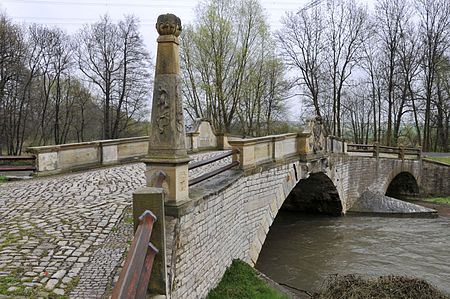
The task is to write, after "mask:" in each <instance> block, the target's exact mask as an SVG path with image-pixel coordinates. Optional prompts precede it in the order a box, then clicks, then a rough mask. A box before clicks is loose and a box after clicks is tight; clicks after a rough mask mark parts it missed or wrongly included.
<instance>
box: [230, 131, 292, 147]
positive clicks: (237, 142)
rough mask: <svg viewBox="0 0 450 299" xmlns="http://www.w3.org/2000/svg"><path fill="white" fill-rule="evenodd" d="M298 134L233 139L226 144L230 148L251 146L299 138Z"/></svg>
mask: <svg viewBox="0 0 450 299" xmlns="http://www.w3.org/2000/svg"><path fill="white" fill-rule="evenodd" d="M299 134H300V133H286V134H280V135H269V136H263V137H256V138H245V139H233V140H228V143H229V144H230V145H232V146H243V145H252V144H258V143H265V142H273V141H279V140H285V139H290V138H297V137H298V136H299Z"/></svg>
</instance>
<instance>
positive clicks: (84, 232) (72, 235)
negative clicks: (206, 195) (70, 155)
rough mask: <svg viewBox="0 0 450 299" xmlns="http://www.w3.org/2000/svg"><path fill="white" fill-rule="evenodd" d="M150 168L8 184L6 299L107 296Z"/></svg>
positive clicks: (0, 246) (1, 194) (0, 267)
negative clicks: (134, 204) (136, 199)
mask: <svg viewBox="0 0 450 299" xmlns="http://www.w3.org/2000/svg"><path fill="white" fill-rule="evenodd" d="M220 153H221V152H208V153H201V154H197V155H193V156H192V159H193V160H192V161H191V163H192V162H194V161H198V160H204V159H208V158H210V157H212V156H214V155H217V154H220ZM230 161H231V157H228V158H226V159H223V160H220V161H217V162H215V163H213V164H210V165H209V166H205V167H201V168H198V169H195V170H193V171H191V172H190V174H189V176H190V178H193V177H196V176H198V175H200V174H201V173H204V172H206V171H210V170H212V169H214V168H218V167H220V166H223V165H225V164H228V163H230ZM144 169H145V166H144V164H142V163H134V164H127V165H121V166H116V167H110V168H102V169H97V170H92V171H86V172H79V173H72V174H67V175H58V176H53V177H48V178H39V179H34V180H30V181H24V182H11V183H6V184H1V185H0V296H1V294H3V295H12V296H20V295H22V296H26V297H27V296H31V295H34V296H40V297H47V296H53V295H59V296H70V297H71V298H100V297H102V295H103V294H104V293H105V291H106V290H107V289H108V288H109V289H110V288H111V286H112V284H113V282H112V279H113V278H114V276H115V275H117V273H116V272H117V271H116V270H117V268H118V267H119V266H120V264H121V262H122V259H123V255H124V253H125V252H126V250H127V248H128V246H129V243H130V240H131V238H132V219H131V213H130V210H131V209H130V207H131V196H132V192H133V191H134V190H135V189H137V188H139V187H141V186H144V185H145V177H144ZM2 290H6V291H2Z"/></svg>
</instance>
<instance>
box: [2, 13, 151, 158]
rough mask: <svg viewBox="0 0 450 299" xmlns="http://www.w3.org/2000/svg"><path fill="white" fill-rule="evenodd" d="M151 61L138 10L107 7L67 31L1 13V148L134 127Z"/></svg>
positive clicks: (13, 149) (124, 132)
mask: <svg viewBox="0 0 450 299" xmlns="http://www.w3.org/2000/svg"><path fill="white" fill-rule="evenodd" d="M150 63H151V60H150V55H149V53H148V52H147V51H146V49H145V47H144V44H143V41H142V37H141V35H140V33H139V30H138V20H137V19H136V18H135V17H125V18H124V19H123V20H121V21H119V22H116V23H114V22H112V21H111V19H110V18H109V17H108V16H107V15H105V16H103V17H102V18H101V19H100V20H99V21H98V22H96V23H94V24H91V25H85V26H84V27H83V28H82V29H81V30H80V31H79V32H78V33H76V34H74V35H68V34H66V33H65V32H64V31H62V30H61V29H59V28H57V27H48V26H44V25H38V24H32V25H30V26H28V27H25V26H20V25H18V24H15V23H14V22H12V21H11V19H9V18H8V17H7V16H6V15H5V14H2V15H0V154H1V153H2V151H3V152H4V153H7V154H10V155H17V154H20V153H21V152H22V150H23V149H24V145H48V144H62V143H67V142H81V141H87V140H92V139H98V138H102V139H110V138H118V137H122V136H130V135H133V134H136V133H137V132H136V130H139V129H140V128H139V126H138V125H139V122H140V120H142V119H143V118H144V117H145V116H147V114H146V113H145V110H146V109H145V108H146V105H147V102H148V97H149V93H150V92H151V76H150V72H151V67H150ZM140 134H142V132H140Z"/></svg>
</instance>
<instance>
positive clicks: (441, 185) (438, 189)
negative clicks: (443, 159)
mask: <svg viewBox="0 0 450 299" xmlns="http://www.w3.org/2000/svg"><path fill="white" fill-rule="evenodd" d="M422 163H423V168H422V190H421V191H422V193H424V194H425V195H433V196H450V165H448V164H444V163H439V162H435V161H428V160H423V162H422Z"/></svg>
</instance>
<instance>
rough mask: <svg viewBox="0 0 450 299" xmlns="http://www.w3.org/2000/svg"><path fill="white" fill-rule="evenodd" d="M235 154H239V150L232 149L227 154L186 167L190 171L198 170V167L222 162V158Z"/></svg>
mask: <svg viewBox="0 0 450 299" xmlns="http://www.w3.org/2000/svg"><path fill="white" fill-rule="evenodd" d="M237 153H239V150H238V149H233V150H231V151H228V152H226V153H223V154H220V155H216V156H214V157H211V158H209V159H205V160H201V161H197V162H194V163H192V164H190V165H189V166H188V169H189V170H192V169H195V168H198V167H200V166H204V165H208V164H211V163H213V162H216V161H219V160H222V159H223V158H226V157H229V156H231V155H233V154H237Z"/></svg>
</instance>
